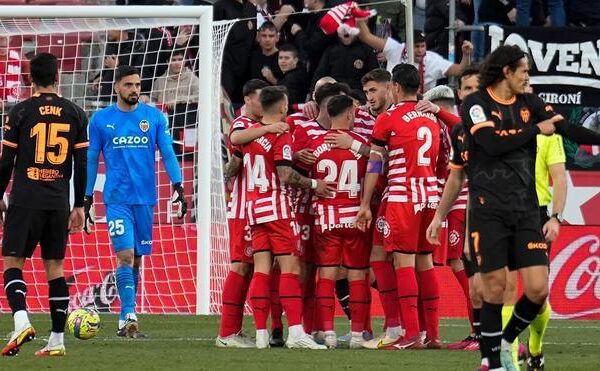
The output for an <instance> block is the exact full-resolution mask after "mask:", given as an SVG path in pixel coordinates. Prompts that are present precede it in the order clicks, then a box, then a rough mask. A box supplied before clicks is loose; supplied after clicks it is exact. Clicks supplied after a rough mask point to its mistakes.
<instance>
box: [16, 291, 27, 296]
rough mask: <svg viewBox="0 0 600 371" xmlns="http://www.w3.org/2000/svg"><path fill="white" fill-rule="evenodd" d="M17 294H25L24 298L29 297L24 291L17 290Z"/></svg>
mask: <svg viewBox="0 0 600 371" xmlns="http://www.w3.org/2000/svg"><path fill="white" fill-rule="evenodd" d="M15 294H23V296H27V295H26V294H25V291H23V290H15Z"/></svg>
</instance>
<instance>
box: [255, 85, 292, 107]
mask: <svg viewBox="0 0 600 371" xmlns="http://www.w3.org/2000/svg"><path fill="white" fill-rule="evenodd" d="M286 96H287V89H286V88H285V86H279V85H278V86H267V87H265V88H264V89H261V91H260V105H261V106H262V109H263V111H270V110H271V109H272V108H273V107H274V106H275V105H277V104H279V103H281V101H282V100H283V99H285V97H286Z"/></svg>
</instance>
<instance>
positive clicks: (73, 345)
mask: <svg viewBox="0 0 600 371" xmlns="http://www.w3.org/2000/svg"><path fill="white" fill-rule="evenodd" d="M101 318H102V321H103V329H102V332H101V333H100V334H99V335H98V336H97V337H96V338H94V339H91V340H87V341H81V340H77V339H75V338H73V337H72V336H71V335H70V334H68V333H67V334H66V335H65V337H66V346H67V356H66V357H62V358H51V359H50V358H43V359H40V358H36V357H35V356H34V355H33V353H34V352H35V351H36V350H37V349H38V348H41V347H43V346H44V345H45V342H46V340H47V337H48V334H49V331H50V318H49V316H48V315H33V316H32V323H33V325H34V327H35V328H36V330H37V332H38V338H37V339H36V340H35V341H34V342H32V343H28V344H26V345H25V346H23V348H22V349H21V352H20V354H19V355H18V356H17V357H13V358H2V359H0V370H61V371H62V370H64V371H66V370H81V371H92V370H116V371H125V370H176V371H179V370H240V371H242V370H243V371H245V370H265V371H267V370H292V371H297V370H366V369H369V370H395V371H398V370H418V371H425V370H475V369H476V366H477V365H478V356H479V354H478V353H477V352H465V351H448V350H441V351H431V350H430V351H426V350H422V351H369V350H348V349H336V350H328V351H298V350H288V349H267V350H262V351H257V350H255V349H219V348H216V347H215V345H214V344H215V342H214V338H215V336H216V333H217V329H218V323H219V317H217V316H183V315H182V316H176V315H173V316H163V315H143V316H140V324H141V329H142V330H143V331H144V332H146V333H147V335H148V338H147V339H141V340H133V339H121V338H117V337H116V336H115V331H114V330H115V327H116V321H117V317H116V316H115V315H108V314H101ZM373 325H374V327H375V328H381V320H379V319H375V320H374V323H373ZM251 326H252V319H251V318H246V320H245V332H246V333H247V334H253V330H252V328H251ZM337 328H338V334H341V333H344V332H345V331H347V330H348V323H347V321H343V320H341V319H339V320H338V322H337ZM11 329H12V318H11V316H10V315H8V314H3V315H1V316H0V334H2V335H3V336H4V337H5V340H4V341H6V338H7V334H8V333H9V332H10V331H11ZM441 332H442V337H443V339H444V341H445V342H451V341H455V340H459V339H461V338H463V337H464V336H466V334H467V332H468V328H467V322H466V321H464V320H442V323H441ZM546 340H547V341H546V344H545V346H544V350H545V354H546V366H547V367H546V369H547V370H551V371H552V370H598V369H600V352H599V351H598V349H600V321H558V320H555V321H551V322H550V328H549V329H548V332H547V337H546ZM522 369H523V370H525V367H523V368H522Z"/></svg>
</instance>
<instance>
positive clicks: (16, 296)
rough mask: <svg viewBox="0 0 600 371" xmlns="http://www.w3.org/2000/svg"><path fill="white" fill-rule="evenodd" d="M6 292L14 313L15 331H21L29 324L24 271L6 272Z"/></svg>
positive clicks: (14, 269)
mask: <svg viewBox="0 0 600 371" xmlns="http://www.w3.org/2000/svg"><path fill="white" fill-rule="evenodd" d="M4 292H5V293H6V298H7V299H8V304H9V305H10V309H11V310H12V313H13V320H14V322H15V329H21V328H23V327H24V326H26V325H28V324H29V316H28V315H27V303H26V301H25V297H26V295H27V285H26V284H25V281H24V280H23V271H21V270H20V269H18V268H10V269H7V270H6V271H5V272H4Z"/></svg>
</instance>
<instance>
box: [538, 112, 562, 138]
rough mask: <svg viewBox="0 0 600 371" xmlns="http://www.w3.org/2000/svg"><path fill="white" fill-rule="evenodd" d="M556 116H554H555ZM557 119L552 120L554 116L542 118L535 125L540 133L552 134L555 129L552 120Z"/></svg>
mask: <svg viewBox="0 0 600 371" xmlns="http://www.w3.org/2000/svg"><path fill="white" fill-rule="evenodd" d="M555 117H556V116H555ZM555 121H558V120H554V118H551V119H548V120H544V121H542V122H538V124H537V126H538V128H540V134H544V135H552V134H554V132H555V131H556V126H554V122H555Z"/></svg>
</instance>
